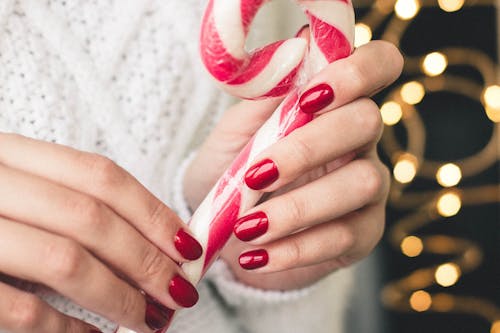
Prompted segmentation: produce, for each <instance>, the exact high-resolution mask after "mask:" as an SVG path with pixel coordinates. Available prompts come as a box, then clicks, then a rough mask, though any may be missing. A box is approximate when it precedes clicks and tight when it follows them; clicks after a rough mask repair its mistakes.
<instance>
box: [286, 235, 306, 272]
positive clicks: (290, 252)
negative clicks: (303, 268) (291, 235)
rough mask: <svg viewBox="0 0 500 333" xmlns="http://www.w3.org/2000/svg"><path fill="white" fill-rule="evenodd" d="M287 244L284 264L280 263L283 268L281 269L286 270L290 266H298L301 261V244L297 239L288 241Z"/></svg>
mask: <svg viewBox="0 0 500 333" xmlns="http://www.w3.org/2000/svg"><path fill="white" fill-rule="evenodd" d="M287 243H288V244H287V245H288V246H287V248H286V251H285V252H284V253H285V258H286V260H285V262H284V263H282V265H283V267H281V269H287V268H289V267H291V266H292V265H293V266H297V265H300V263H301V262H302V259H303V258H302V253H303V249H302V244H301V243H300V242H299V241H298V240H297V239H290V241H289V242H287ZM292 263H293V264H292Z"/></svg>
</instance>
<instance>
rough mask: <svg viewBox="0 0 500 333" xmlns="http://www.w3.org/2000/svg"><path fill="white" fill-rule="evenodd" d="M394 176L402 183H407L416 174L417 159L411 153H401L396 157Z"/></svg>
mask: <svg viewBox="0 0 500 333" xmlns="http://www.w3.org/2000/svg"><path fill="white" fill-rule="evenodd" d="M393 174H394V178H395V179H396V180H397V181H398V182H400V183H402V184H406V183H409V182H411V181H412V180H413V178H415V175H416V174H417V159H416V157H415V156H413V155H411V154H408V153H407V154H403V155H401V156H400V158H399V159H398V161H397V163H396V165H395V166H394V170H393Z"/></svg>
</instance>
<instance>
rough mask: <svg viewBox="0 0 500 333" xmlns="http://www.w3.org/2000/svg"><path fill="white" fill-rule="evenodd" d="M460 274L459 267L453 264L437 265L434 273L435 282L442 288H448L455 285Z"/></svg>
mask: <svg viewBox="0 0 500 333" xmlns="http://www.w3.org/2000/svg"><path fill="white" fill-rule="evenodd" d="M461 274H462V272H461V271H460V267H458V266H457V265H456V264H454V263H446V264H442V265H439V267H438V268H437V269H436V273H435V274H434V277H435V279H436V282H437V283H438V284H439V285H441V286H443V287H450V286H452V285H454V284H455V283H457V281H458V278H459V277H460V275H461Z"/></svg>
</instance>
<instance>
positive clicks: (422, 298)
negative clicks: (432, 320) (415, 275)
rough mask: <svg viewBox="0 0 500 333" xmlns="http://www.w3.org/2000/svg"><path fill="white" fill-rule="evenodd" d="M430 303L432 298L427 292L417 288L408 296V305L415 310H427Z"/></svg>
mask: <svg viewBox="0 0 500 333" xmlns="http://www.w3.org/2000/svg"><path fill="white" fill-rule="evenodd" d="M431 305H432V298H431V295H429V293H428V292H426V291H423V290H417V291H415V292H414V293H413V294H411V296H410V306H411V308H412V309H413V310H415V311H417V312H423V311H427V310H429V308H430V307H431Z"/></svg>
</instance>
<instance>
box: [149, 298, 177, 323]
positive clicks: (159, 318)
mask: <svg viewBox="0 0 500 333" xmlns="http://www.w3.org/2000/svg"><path fill="white" fill-rule="evenodd" d="M173 316H174V310H172V309H169V308H167V307H164V306H163V305H160V304H158V303H156V302H154V301H153V300H152V299H147V300H146V319H145V321H146V325H148V327H149V328H150V329H152V330H161V329H164V328H165V327H167V326H168V325H169V324H170V321H171V320H172V317H173Z"/></svg>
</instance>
